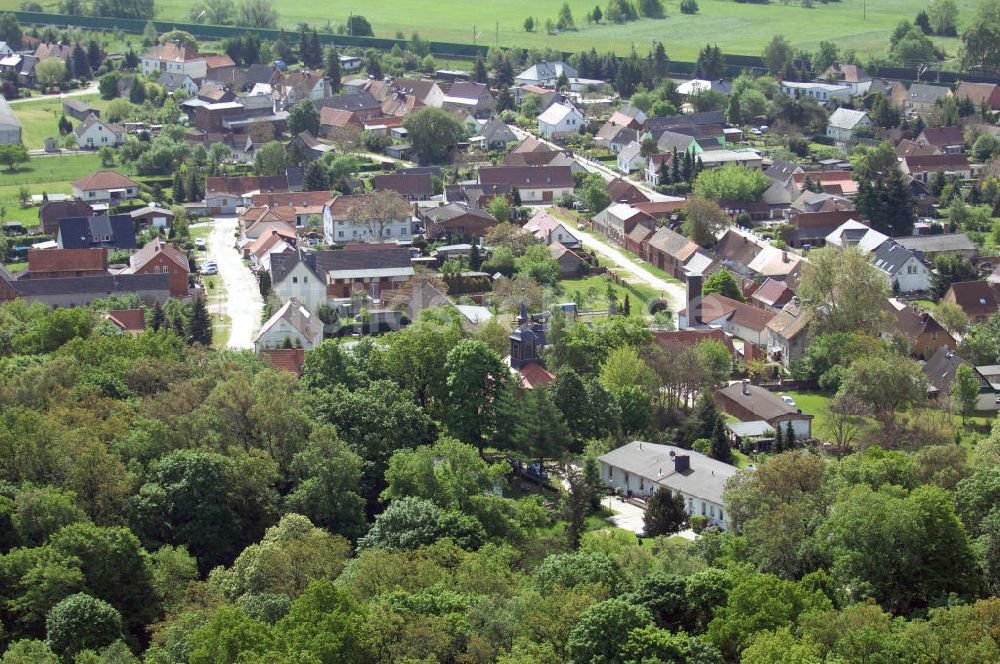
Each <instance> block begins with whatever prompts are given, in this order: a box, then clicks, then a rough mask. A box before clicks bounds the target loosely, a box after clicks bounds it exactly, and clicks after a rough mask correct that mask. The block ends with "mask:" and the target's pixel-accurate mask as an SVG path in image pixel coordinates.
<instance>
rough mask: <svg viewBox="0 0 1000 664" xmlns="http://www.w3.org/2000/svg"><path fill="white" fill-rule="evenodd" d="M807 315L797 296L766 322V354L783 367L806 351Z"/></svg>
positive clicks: (807, 342) (788, 366) (788, 365)
mask: <svg viewBox="0 0 1000 664" xmlns="http://www.w3.org/2000/svg"><path fill="white" fill-rule="evenodd" d="M809 320H810V318H809V315H808V314H807V313H806V312H805V311H804V310H803V309H802V305H801V302H800V301H799V298H798V297H797V296H793V297H792V299H791V301H790V302H788V304H786V305H785V306H784V307H783V308H782V309H781V311H779V312H778V313H777V314H776V315H775V316H774V318H772V319H771V320H769V321H768V323H767V355H768V358H770V360H771V361H772V362H780V363H781V365H782V366H783V367H784V368H785V369H789V368H790V367H791V364H792V362H794V361H795V360H797V359H799V358H800V357H802V356H803V355H805V353H806V346H808V344H809V340H810V336H809Z"/></svg>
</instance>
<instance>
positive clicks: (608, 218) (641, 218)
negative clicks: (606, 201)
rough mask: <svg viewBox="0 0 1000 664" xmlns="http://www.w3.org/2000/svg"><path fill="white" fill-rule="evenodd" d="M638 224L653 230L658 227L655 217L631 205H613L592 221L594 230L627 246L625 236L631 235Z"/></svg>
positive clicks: (596, 215)
mask: <svg viewBox="0 0 1000 664" xmlns="http://www.w3.org/2000/svg"><path fill="white" fill-rule="evenodd" d="M637 224H641V225H644V226H646V227H647V228H651V229H652V228H655V227H656V221H655V219H653V217H651V216H650V215H648V214H646V213H645V212H643V211H642V210H639V209H638V208H636V207H633V206H632V205H630V204H629V203H612V204H611V205H609V206H608V207H606V208H604V209H603V210H601V211H600V212H598V213H597V214H595V215H594V216H593V218H592V219H591V226H592V227H593V229H594V230H596V231H597V232H599V233H601V234H603V235H604V236H605V237H607V238H608V239H609V240H611V241H612V242H614V243H616V244H619V245H624V244H625V236H626V235H628V234H629V233H631V232H632V230H633V229H634V228H635V227H636V225H637Z"/></svg>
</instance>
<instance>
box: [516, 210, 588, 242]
mask: <svg viewBox="0 0 1000 664" xmlns="http://www.w3.org/2000/svg"><path fill="white" fill-rule="evenodd" d="M521 228H522V230H524V231H525V232H528V233H531V234H532V235H534V236H535V238H536V239H538V240H541V241H542V242H544V243H545V244H546V245H552V244H556V243H558V244H561V245H563V246H564V247H566V248H568V249H576V248H578V247H580V246H581V245H582V243H581V242H580V239H579V238H578V237H577V236H576V235H574V234H573V232H572V231H570V229H569V228H567V227H566V225H565V224H564V223H563V222H561V221H559V220H558V219H556V218H555V217H553V216H552V215H551V214H549V213H548V212H545V211H544V210H540V211H538V212H536V213H535V214H534V215H533V216H532V217H531V219H529V220H528V222H527V223H526V224H525V225H524V226H522V227H521Z"/></svg>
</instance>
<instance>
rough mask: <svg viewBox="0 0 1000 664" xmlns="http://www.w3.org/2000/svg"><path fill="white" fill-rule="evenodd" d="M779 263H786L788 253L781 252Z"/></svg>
mask: <svg viewBox="0 0 1000 664" xmlns="http://www.w3.org/2000/svg"><path fill="white" fill-rule="evenodd" d="M781 262H782V263H787V262H788V252H787V251H785V250H782V251H781Z"/></svg>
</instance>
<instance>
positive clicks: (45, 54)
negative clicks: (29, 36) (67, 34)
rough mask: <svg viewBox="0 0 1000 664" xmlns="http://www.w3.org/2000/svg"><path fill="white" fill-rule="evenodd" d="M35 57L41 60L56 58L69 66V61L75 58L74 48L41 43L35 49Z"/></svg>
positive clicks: (65, 45)
mask: <svg viewBox="0 0 1000 664" xmlns="http://www.w3.org/2000/svg"><path fill="white" fill-rule="evenodd" d="M35 57H36V58H38V59H39V60H46V59H48V58H55V59H56V60H62V61H63V63H64V64H66V65H67V66H69V61H70V59H71V58H72V57H73V47H72V46H70V45H69V44H59V43H52V42H41V43H39V44H38V46H36V47H35Z"/></svg>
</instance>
